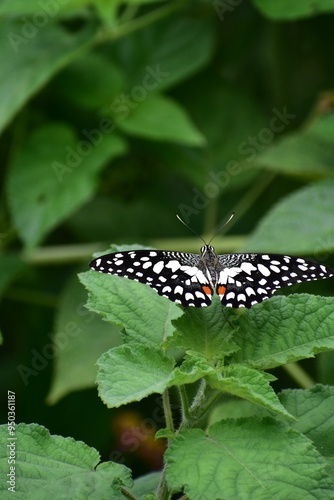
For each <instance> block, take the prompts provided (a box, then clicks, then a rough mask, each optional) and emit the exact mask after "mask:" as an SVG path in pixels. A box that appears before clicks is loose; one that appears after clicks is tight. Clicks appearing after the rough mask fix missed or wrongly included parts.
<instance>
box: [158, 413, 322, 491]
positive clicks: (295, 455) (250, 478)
mask: <svg viewBox="0 0 334 500" xmlns="http://www.w3.org/2000/svg"><path fill="white" fill-rule="evenodd" d="M189 450H191V453H189ZM165 458H166V463H167V469H166V479H167V484H168V486H169V488H172V489H174V490H175V491H180V490H181V488H183V491H184V493H186V494H187V495H188V496H189V498H191V499H192V500H200V499H203V498H222V492H224V494H223V496H224V498H254V499H256V500H268V498H289V497H291V498H303V499H310V500H311V499H314V498H317V499H319V500H320V499H323V500H325V499H328V498H329V496H330V495H331V493H330V491H331V490H330V484H329V481H328V478H327V476H326V473H325V461H324V459H323V458H322V457H321V456H320V455H319V453H318V452H317V450H315V448H313V447H312V445H311V443H310V441H309V440H308V439H307V438H306V437H304V436H302V435H300V434H299V433H298V432H296V431H293V430H291V429H288V428H285V427H283V426H281V425H279V424H278V423H276V422H274V421H272V420H270V419H266V420H263V421H259V420H258V419H255V418H250V419H247V420H246V419H240V420H237V421H236V420H230V421H222V422H219V423H217V424H214V425H213V426H211V427H210V428H209V430H208V432H207V434H205V433H204V432H203V431H202V430H200V429H192V430H189V431H185V432H183V433H181V434H179V435H178V436H177V438H176V439H175V440H174V441H173V443H172V444H171V446H170V448H169V450H168V451H167V452H166V454H165Z"/></svg>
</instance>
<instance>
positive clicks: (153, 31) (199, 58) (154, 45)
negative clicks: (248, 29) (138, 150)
mask: <svg viewBox="0 0 334 500" xmlns="http://www.w3.org/2000/svg"><path fill="white" fill-rule="evenodd" d="M215 32H216V30H215V24H214V23H213V22H212V17H211V18H208V17H201V18H200V19H199V18H198V19H196V18H195V17H194V16H193V17H190V16H188V17H182V16H180V14H178V15H175V16H170V15H169V16H166V17H165V18H164V19H162V20H161V21H158V22H155V23H152V24H150V25H148V26H146V27H145V28H144V29H141V30H136V31H135V32H133V33H130V34H128V35H127V36H126V37H123V38H122V39H120V40H118V41H116V42H115V43H113V45H112V54H113V56H116V58H117V61H118V63H119V66H120V67H121V68H122V69H123V70H124V71H125V72H126V74H127V77H128V89H127V90H128V91H129V92H130V97H133V95H134V94H135V93H136V89H137V88H138V86H140V87H143V88H144V89H146V90H155V91H156V90H159V91H161V90H163V89H167V88H171V87H172V86H175V85H176V84H177V83H179V82H181V81H182V80H185V79H186V78H187V77H189V76H190V75H192V74H193V73H195V72H196V71H199V70H200V68H202V67H204V66H205V65H206V64H207V63H208V61H209V60H210V58H211V56H212V54H213V50H214V43H215Z"/></svg>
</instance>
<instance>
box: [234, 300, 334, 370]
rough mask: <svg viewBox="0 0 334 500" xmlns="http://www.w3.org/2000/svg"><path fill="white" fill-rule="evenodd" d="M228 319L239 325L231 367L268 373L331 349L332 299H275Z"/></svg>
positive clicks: (333, 346) (333, 341)
mask: <svg viewBox="0 0 334 500" xmlns="http://www.w3.org/2000/svg"><path fill="white" fill-rule="evenodd" d="M232 315H233V316H235V317H236V318H237V320H235V321H238V325H239V328H238V329H236V330H235V333H234V337H233V340H234V342H235V343H236V344H237V345H238V346H239V350H238V351H237V352H236V353H234V354H232V356H231V358H230V362H231V363H246V364H247V365H249V366H252V367H257V368H259V369H268V368H273V367H275V366H279V365H282V364H285V363H290V362H294V361H298V360H299V359H303V358H310V357H313V356H314V355H315V354H317V353H318V352H321V351H325V350H328V349H333V348H334V329H333V321H334V307H333V298H328V297H318V296H315V295H308V294H295V295H289V296H287V297H284V296H277V297H273V298H272V299H270V300H267V301H265V302H263V303H262V304H259V305H257V306H254V307H252V308H251V309H248V310H243V311H242V312H240V313H239V312H236V313H235V312H234V311H231V316H232ZM229 317H230V316H229Z"/></svg>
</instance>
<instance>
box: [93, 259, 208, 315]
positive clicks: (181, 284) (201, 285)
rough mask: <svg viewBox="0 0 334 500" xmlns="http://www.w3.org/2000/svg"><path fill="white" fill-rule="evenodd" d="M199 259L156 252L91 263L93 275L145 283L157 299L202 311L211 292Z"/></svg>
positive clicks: (95, 260)
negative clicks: (160, 296) (153, 291)
mask: <svg viewBox="0 0 334 500" xmlns="http://www.w3.org/2000/svg"><path fill="white" fill-rule="evenodd" d="M199 261H200V259H199V256H198V255H196V254H190V253H181V252H167V251H155V250H131V251H129V252H117V253H111V254H107V255H103V256H102V257H98V258H97V259H94V260H92V262H91V263H90V267H91V268H92V269H94V270H95V271H99V272H102V273H107V274H114V275H116V276H123V277H124V278H128V279H131V280H135V281H139V282H141V283H145V284H146V285H149V286H150V287H151V288H153V289H154V290H155V291H156V292H157V293H158V294H159V295H162V296H163V297H166V298H168V299H169V300H171V301H173V302H176V303H177V304H181V305H183V306H185V307H187V306H194V307H205V306H209V305H210V304H211V301H212V294H213V290H212V287H211V286H210V283H209V281H208V279H207V278H205V276H204V274H203V272H202V271H201V270H200V269H199V267H198V265H199V264H200V262H199Z"/></svg>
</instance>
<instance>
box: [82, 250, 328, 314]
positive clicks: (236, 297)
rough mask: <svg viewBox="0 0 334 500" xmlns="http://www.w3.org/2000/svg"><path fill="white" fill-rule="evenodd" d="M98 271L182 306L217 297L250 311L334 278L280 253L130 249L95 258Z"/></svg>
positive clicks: (206, 302) (322, 269) (206, 303)
mask: <svg viewBox="0 0 334 500" xmlns="http://www.w3.org/2000/svg"><path fill="white" fill-rule="evenodd" d="M90 267H91V268H92V269H94V270H96V271H99V272H101V273H107V274H114V275H116V276H123V277H125V278H128V279H131V280H135V281H139V282H141V283H145V284H146V285H149V286H150V287H151V288H153V289H154V290H155V291H156V292H157V293H158V294H159V295H162V296H163V297H166V298H168V299H169V300H172V301H173V302H176V303H178V304H181V305H183V306H185V307H187V306H194V307H205V306H209V305H210V304H211V302H212V294H213V290H214V289H215V291H216V293H217V294H218V295H219V298H220V300H221V302H222V304H223V305H224V306H227V307H234V308H238V307H247V308H249V307H252V306H253V305H255V304H258V303H260V302H262V301H263V300H266V299H268V298H270V297H271V296H272V295H273V293H274V292H275V291H276V290H277V289H279V288H282V287H285V286H290V285H294V284H295V283H301V282H302V281H310V280H320V279H325V278H330V277H331V276H333V275H334V272H333V270H332V269H330V268H328V267H327V266H325V265H323V264H319V263H317V262H313V261H311V260H306V259H303V258H301V257H291V256H288V255H279V254H225V255H218V256H217V255H216V253H215V251H214V248H213V247H211V246H208V245H206V246H204V247H202V249H201V255H197V254H191V253H182V252H168V251H159V250H131V251H129V252H116V253H111V254H107V255H103V256H101V257H98V258H96V259H94V260H92V262H91V263H90Z"/></svg>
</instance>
